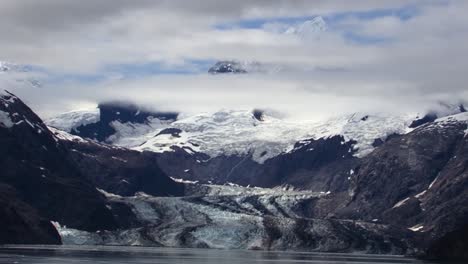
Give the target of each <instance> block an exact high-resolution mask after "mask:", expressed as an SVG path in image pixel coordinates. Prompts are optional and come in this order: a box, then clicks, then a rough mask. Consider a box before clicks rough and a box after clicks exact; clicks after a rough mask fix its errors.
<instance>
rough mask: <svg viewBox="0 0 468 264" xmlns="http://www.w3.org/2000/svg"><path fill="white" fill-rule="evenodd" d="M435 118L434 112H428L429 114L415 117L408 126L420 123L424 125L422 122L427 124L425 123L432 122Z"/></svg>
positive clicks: (416, 125) (413, 126)
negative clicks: (418, 117)
mask: <svg viewBox="0 0 468 264" xmlns="http://www.w3.org/2000/svg"><path fill="white" fill-rule="evenodd" d="M436 119H437V115H436V114H433V113H429V114H426V115H424V116H423V117H422V118H420V119H416V120H414V121H413V122H412V123H411V124H410V126H409V127H410V128H415V127H418V126H421V125H424V124H427V123H430V122H433V121H434V120H436Z"/></svg>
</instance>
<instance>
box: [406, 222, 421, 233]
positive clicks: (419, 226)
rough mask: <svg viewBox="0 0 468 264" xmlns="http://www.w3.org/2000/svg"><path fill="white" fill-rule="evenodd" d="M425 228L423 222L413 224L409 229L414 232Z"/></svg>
mask: <svg viewBox="0 0 468 264" xmlns="http://www.w3.org/2000/svg"><path fill="white" fill-rule="evenodd" d="M423 228H424V226H423V225H421V224H417V225H415V226H412V227H410V228H408V229H409V230H411V231H413V232H422V229H423Z"/></svg>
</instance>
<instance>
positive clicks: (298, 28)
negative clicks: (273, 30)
mask: <svg viewBox="0 0 468 264" xmlns="http://www.w3.org/2000/svg"><path fill="white" fill-rule="evenodd" d="M326 30H327V23H326V22H325V20H324V19H323V17H321V16H317V17H314V18H312V19H310V20H306V21H304V22H302V23H300V24H297V25H294V26H290V27H289V28H287V29H286V31H285V32H284V33H285V34H293V35H298V36H300V37H306V36H310V35H315V34H317V33H320V32H324V31H326Z"/></svg>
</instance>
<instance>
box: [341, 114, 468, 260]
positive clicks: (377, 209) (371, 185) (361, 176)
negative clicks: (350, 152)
mask: <svg viewBox="0 0 468 264" xmlns="http://www.w3.org/2000/svg"><path fill="white" fill-rule="evenodd" d="M465 129H466V124H464V123H458V122H453V123H449V124H444V125H443V126H438V125H431V124H427V125H424V126H421V127H420V128H418V129H417V130H415V131H414V132H412V133H409V134H407V135H403V136H401V137H398V138H393V139H391V140H389V141H388V142H386V143H385V144H384V145H382V146H381V147H379V148H378V149H376V150H375V151H374V152H373V153H371V154H370V155H369V156H367V157H366V158H364V159H363V160H362V161H361V163H360V164H359V165H358V167H357V168H356V172H357V174H356V175H355V177H352V181H351V188H350V190H349V194H350V197H349V202H347V204H346V205H345V206H344V207H343V208H340V209H338V210H337V212H336V215H335V216H336V217H338V218H354V219H360V220H366V221H370V220H371V219H378V221H381V222H383V223H387V224H391V225H395V226H402V227H407V228H412V229H413V230H414V231H415V232H418V233H419V234H420V235H421V237H423V240H424V242H420V244H421V245H423V248H424V247H426V248H428V251H427V252H428V255H429V256H436V255H438V256H449V255H450V256H452V257H464V256H466V253H465V252H466V251H463V249H464V248H466V246H467V243H466V242H462V241H463V240H462V239H461V238H460V237H458V236H457V234H460V233H458V232H457V230H463V229H462V228H464V226H466V223H468V208H467V206H466V205H467V204H468V171H467V164H468V138H467V137H466V136H465V135H464V130H465ZM429 146H430V147H429ZM464 254H465V255H464Z"/></svg>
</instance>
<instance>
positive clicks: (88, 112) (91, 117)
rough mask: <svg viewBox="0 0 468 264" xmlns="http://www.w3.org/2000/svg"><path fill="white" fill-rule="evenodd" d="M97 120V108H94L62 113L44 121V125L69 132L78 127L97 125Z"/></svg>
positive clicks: (98, 117)
mask: <svg viewBox="0 0 468 264" xmlns="http://www.w3.org/2000/svg"><path fill="white" fill-rule="evenodd" d="M99 119H100V116H99V108H97V107H96V108H92V109H83V110H76V111H71V112H67V113H63V114H60V115H58V116H56V117H53V118H50V119H48V120H45V123H46V124H47V125H49V126H52V127H55V128H57V129H60V130H63V131H66V132H71V131H72V130H73V129H76V128H77V127H79V126H82V125H89V124H94V123H97V122H99Z"/></svg>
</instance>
